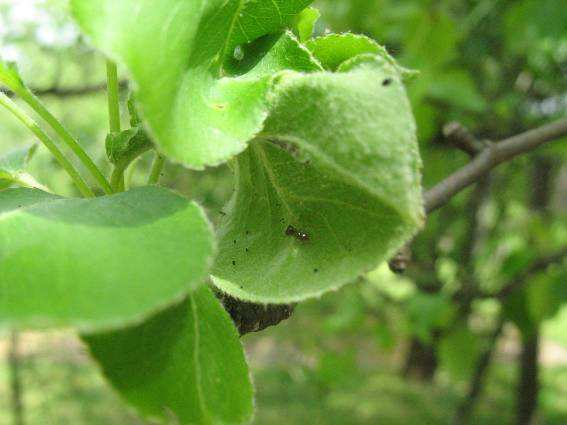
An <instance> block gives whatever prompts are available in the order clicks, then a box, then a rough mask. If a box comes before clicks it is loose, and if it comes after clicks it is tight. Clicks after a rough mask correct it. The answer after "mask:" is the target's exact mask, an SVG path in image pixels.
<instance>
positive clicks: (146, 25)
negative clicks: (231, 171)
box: [71, 0, 311, 169]
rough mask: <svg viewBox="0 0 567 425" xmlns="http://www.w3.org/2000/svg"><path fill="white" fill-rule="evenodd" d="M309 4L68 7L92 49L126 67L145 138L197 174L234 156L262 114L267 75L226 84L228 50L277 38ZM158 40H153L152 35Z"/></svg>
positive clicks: (144, 2)
mask: <svg viewBox="0 0 567 425" xmlns="http://www.w3.org/2000/svg"><path fill="white" fill-rule="evenodd" d="M309 3H311V0H256V1H249V2H244V1H243V0H202V1H185V0H163V1H161V2H160V3H159V7H156V3H155V1H152V0H101V1H98V2H92V1H90V0H72V1H71V6H72V12H73V14H74V16H75V18H76V19H77V21H78V23H79V25H80V27H81V29H82V30H83V31H84V32H85V33H86V34H87V35H89V36H90V38H91V40H92V41H93V43H94V44H95V45H96V46H97V47H99V48H101V49H102V50H104V51H105V52H106V53H107V54H109V55H110V56H112V57H114V58H115V59H117V60H118V61H119V62H120V63H122V64H123V65H125V66H126V68H127V69H128V71H129V73H130V75H131V77H132V79H133V80H134V83H135V85H136V87H137V92H136V99H137V101H138V103H139V106H140V112H141V114H142V116H143V117H144V118H145V120H146V122H147V125H148V127H149V130H150V134H151V135H152V138H153V139H155V141H156V143H157V145H158V147H159V149H160V150H161V151H162V152H163V153H164V154H165V155H166V156H168V157H169V158H170V159H171V160H173V161H177V162H182V163H183V164H185V165H186V166H188V167H191V168H194V169H202V168H204V167H205V166H207V165H217V164H220V163H222V162H224V161H226V160H227V159H229V158H231V157H232V156H234V155H236V154H238V153H240V152H242V151H243V150H244V149H245V148H246V146H247V142H248V141H249V140H250V139H251V138H252V137H253V136H254V135H255V134H256V133H258V132H259V131H260V130H261V128H262V124H263V121H264V119H265V118H266V114H267V105H266V93H267V91H268V90H269V88H270V86H271V79H272V75H263V76H249V77H248V76H246V75H243V76H239V77H237V78H227V77H226V76H225V71H224V69H223V64H224V62H225V60H226V59H227V58H230V57H231V56H232V55H233V54H234V52H235V49H236V48H237V47H238V46H239V45H241V44H243V43H248V42H251V41H253V40H256V39H258V38H259V37H261V36H263V35H266V34H271V33H274V32H278V30H280V29H281V28H283V27H285V26H286V25H287V24H288V23H290V22H291V20H292V19H293V18H294V16H295V15H296V14H297V13H298V12H300V11H301V10H303V9H304V8H305V7H306V6H307V5H308V4H309ZM157 34H159V36H156V35H157Z"/></svg>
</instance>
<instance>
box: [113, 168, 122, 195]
mask: <svg viewBox="0 0 567 425" xmlns="http://www.w3.org/2000/svg"><path fill="white" fill-rule="evenodd" d="M125 171H126V169H125V168H123V167H119V166H116V167H114V171H112V176H111V177H110V186H111V187H112V192H113V193H118V192H124V172H125Z"/></svg>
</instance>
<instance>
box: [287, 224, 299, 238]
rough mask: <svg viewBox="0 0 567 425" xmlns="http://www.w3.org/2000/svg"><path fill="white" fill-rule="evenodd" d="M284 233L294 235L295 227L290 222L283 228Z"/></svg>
mask: <svg viewBox="0 0 567 425" xmlns="http://www.w3.org/2000/svg"><path fill="white" fill-rule="evenodd" d="M285 234H286V235H287V236H295V235H296V234H297V230H295V227H293V226H292V225H291V224H290V225H289V226H287V229H286V230H285Z"/></svg>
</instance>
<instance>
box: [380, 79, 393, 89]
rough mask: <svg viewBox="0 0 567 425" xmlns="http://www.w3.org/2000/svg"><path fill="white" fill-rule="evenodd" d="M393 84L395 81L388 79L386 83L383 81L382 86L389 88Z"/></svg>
mask: <svg viewBox="0 0 567 425" xmlns="http://www.w3.org/2000/svg"><path fill="white" fill-rule="evenodd" d="M392 83H393V80H392V79H391V78H386V79H385V80H384V81H382V85H383V86H384V87H386V86H389V85H390V84H392Z"/></svg>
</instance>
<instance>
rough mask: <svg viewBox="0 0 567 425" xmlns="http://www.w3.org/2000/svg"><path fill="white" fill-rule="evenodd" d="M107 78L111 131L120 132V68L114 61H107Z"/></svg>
mask: <svg viewBox="0 0 567 425" xmlns="http://www.w3.org/2000/svg"><path fill="white" fill-rule="evenodd" d="M106 79H107V87H108V88H107V91H108V122H109V124H110V132H111V133H119V132H120V93H119V83H118V70H117V68H116V64H115V63H114V62H112V61H109V60H107V61H106Z"/></svg>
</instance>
